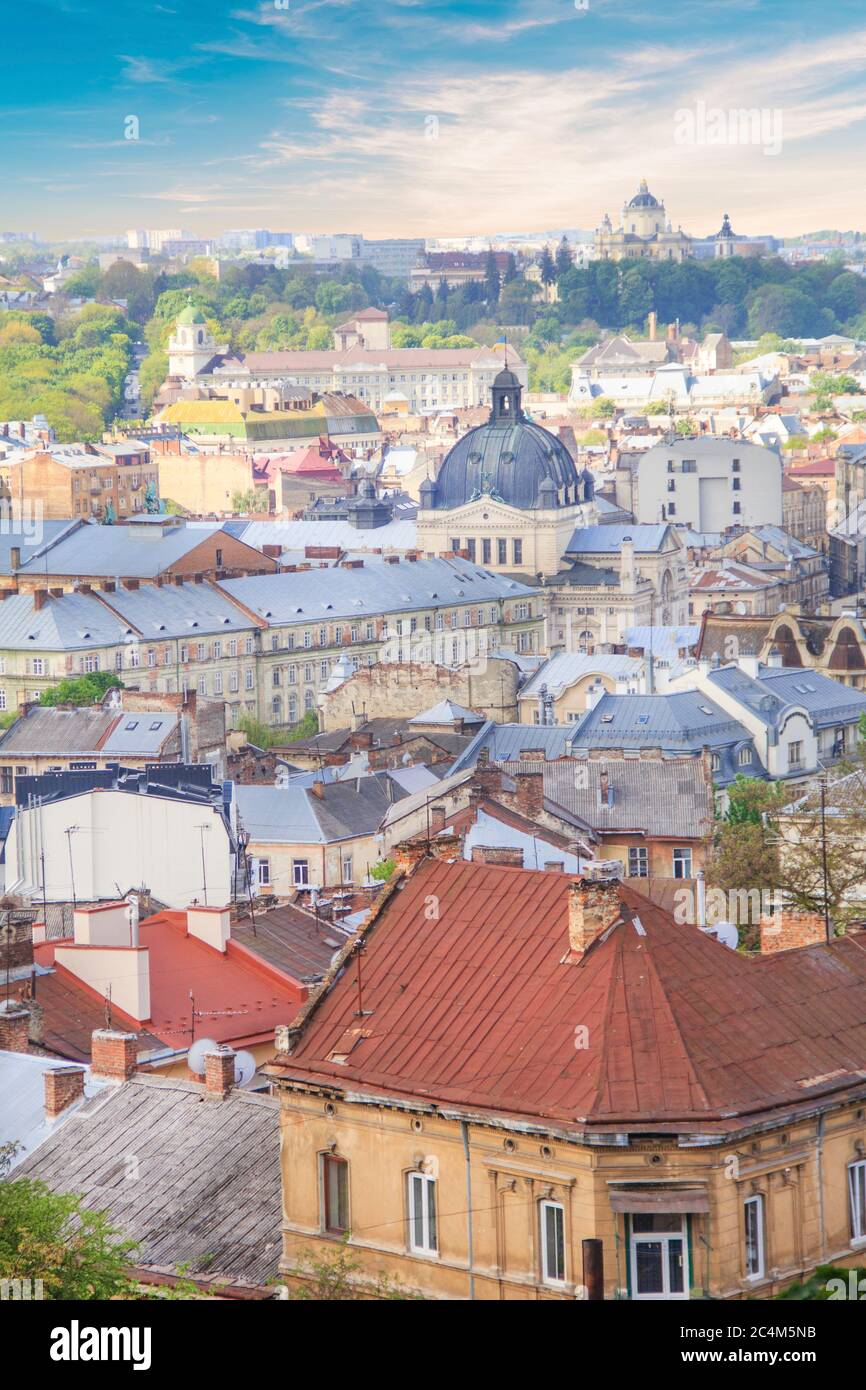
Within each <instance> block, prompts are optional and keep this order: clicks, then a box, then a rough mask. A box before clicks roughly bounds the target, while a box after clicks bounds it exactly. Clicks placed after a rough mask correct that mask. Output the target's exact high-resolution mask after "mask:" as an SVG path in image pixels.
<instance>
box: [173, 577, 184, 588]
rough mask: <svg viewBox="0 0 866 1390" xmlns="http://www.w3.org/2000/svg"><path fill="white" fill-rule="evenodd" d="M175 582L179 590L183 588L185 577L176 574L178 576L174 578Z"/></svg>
mask: <svg viewBox="0 0 866 1390" xmlns="http://www.w3.org/2000/svg"><path fill="white" fill-rule="evenodd" d="M174 582H175V584H176V585H177V587H178V588H181V586H182V584H183V575H182V574H176V575H175V576H174Z"/></svg>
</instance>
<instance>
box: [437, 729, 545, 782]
mask: <svg viewBox="0 0 866 1390" xmlns="http://www.w3.org/2000/svg"><path fill="white" fill-rule="evenodd" d="M570 736H571V726H570V725H565V724H496V723H494V721H493V720H492V719H491V720H489V721H488V722H487V723H486V724H485V725H484V727H483V728H482V729H480V730H479V732H478V733H477V734H476V735H475V738H474V739H473V740H472V742H471V743H470V744H469V747H468V748H466V749H464V751H463V752H462V753H461V754H460V757H459V758H458V759H457V760H456V762H454V763H453V764H452V767H451V775H452V776H453V775H455V774H456V773H458V772H464V771H466V769H467V768H472V767H474V766H475V764H476V763H477V761H478V755H479V753H480V752H481V750H482V749H485V748H486V749H487V754H488V757H489V759H490V761H491V762H494V763H515V762H520V761H525V759H524V760H521V757H520V755H521V753H523V752H524V751H529V750H532V751H533V752H534V751H535V750H539V751H541V750H542V749H543V750H544V757H545V759H547V760H549V759H552V758H564V757H567V756H568V753H569V747H568V743H569V738H570Z"/></svg>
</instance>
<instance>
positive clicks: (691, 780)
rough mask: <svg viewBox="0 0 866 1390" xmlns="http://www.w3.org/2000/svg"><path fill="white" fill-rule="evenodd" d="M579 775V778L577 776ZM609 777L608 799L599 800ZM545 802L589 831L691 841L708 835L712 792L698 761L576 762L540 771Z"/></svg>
mask: <svg viewBox="0 0 866 1390" xmlns="http://www.w3.org/2000/svg"><path fill="white" fill-rule="evenodd" d="M578 771H579V772H580V774H581V775H580V776H577V775H576V774H577V772H578ZM603 772H606V773H607V777H608V788H609V793H610V797H611V799H610V801H608V800H607V799H606V798H605V797H603V796H602V792H601V774H602V773H603ZM544 795H545V797H546V798H547V800H549V801H552V802H555V803H556V804H557V805H559V806H564V807H565V809H566V810H567V811H569V812H571V814H572V815H574V816H577V817H579V819H580V820H582V821H584V822H585V823H586V824H587V825H589V826H591V827H592V829H593V830H600V831H604V830H642V831H644V832H645V833H646V834H647V835H663V836H673V837H683V838H694V837H695V836H702V835H705V834H707V833H708V832H709V830H710V828H711V826H712V822H713V815H714V806H713V789H712V785H711V784H710V783H709V782H708V781H707V778H706V775H705V773H704V765H703V763H702V761H701V759H700V758H695V757H686V758H623V757H616V756H614V757H611V758H604V759H602V758H580V759H574V760H573V761H571V762H569V763H549V764H547V765H545V767H544Z"/></svg>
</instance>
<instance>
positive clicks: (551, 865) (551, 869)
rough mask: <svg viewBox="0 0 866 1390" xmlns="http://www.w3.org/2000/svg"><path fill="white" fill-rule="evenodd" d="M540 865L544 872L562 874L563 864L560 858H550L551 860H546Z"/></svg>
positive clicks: (563, 870)
mask: <svg viewBox="0 0 866 1390" xmlns="http://www.w3.org/2000/svg"><path fill="white" fill-rule="evenodd" d="M541 867H542V868H543V869H544V871H545V873H548V874H564V873H565V865H564V864H563V862H562V860H561V859H551V860H548V862H547V863H546V864H542V866H541Z"/></svg>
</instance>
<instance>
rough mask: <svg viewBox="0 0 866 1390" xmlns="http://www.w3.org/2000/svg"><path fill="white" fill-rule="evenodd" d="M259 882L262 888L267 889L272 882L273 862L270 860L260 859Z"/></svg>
mask: <svg viewBox="0 0 866 1390" xmlns="http://www.w3.org/2000/svg"><path fill="white" fill-rule="evenodd" d="M258 881H259V887H260V888H266V887H267V886H268V885H269V884H270V881H271V861H270V859H260V860H259V863H258Z"/></svg>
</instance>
